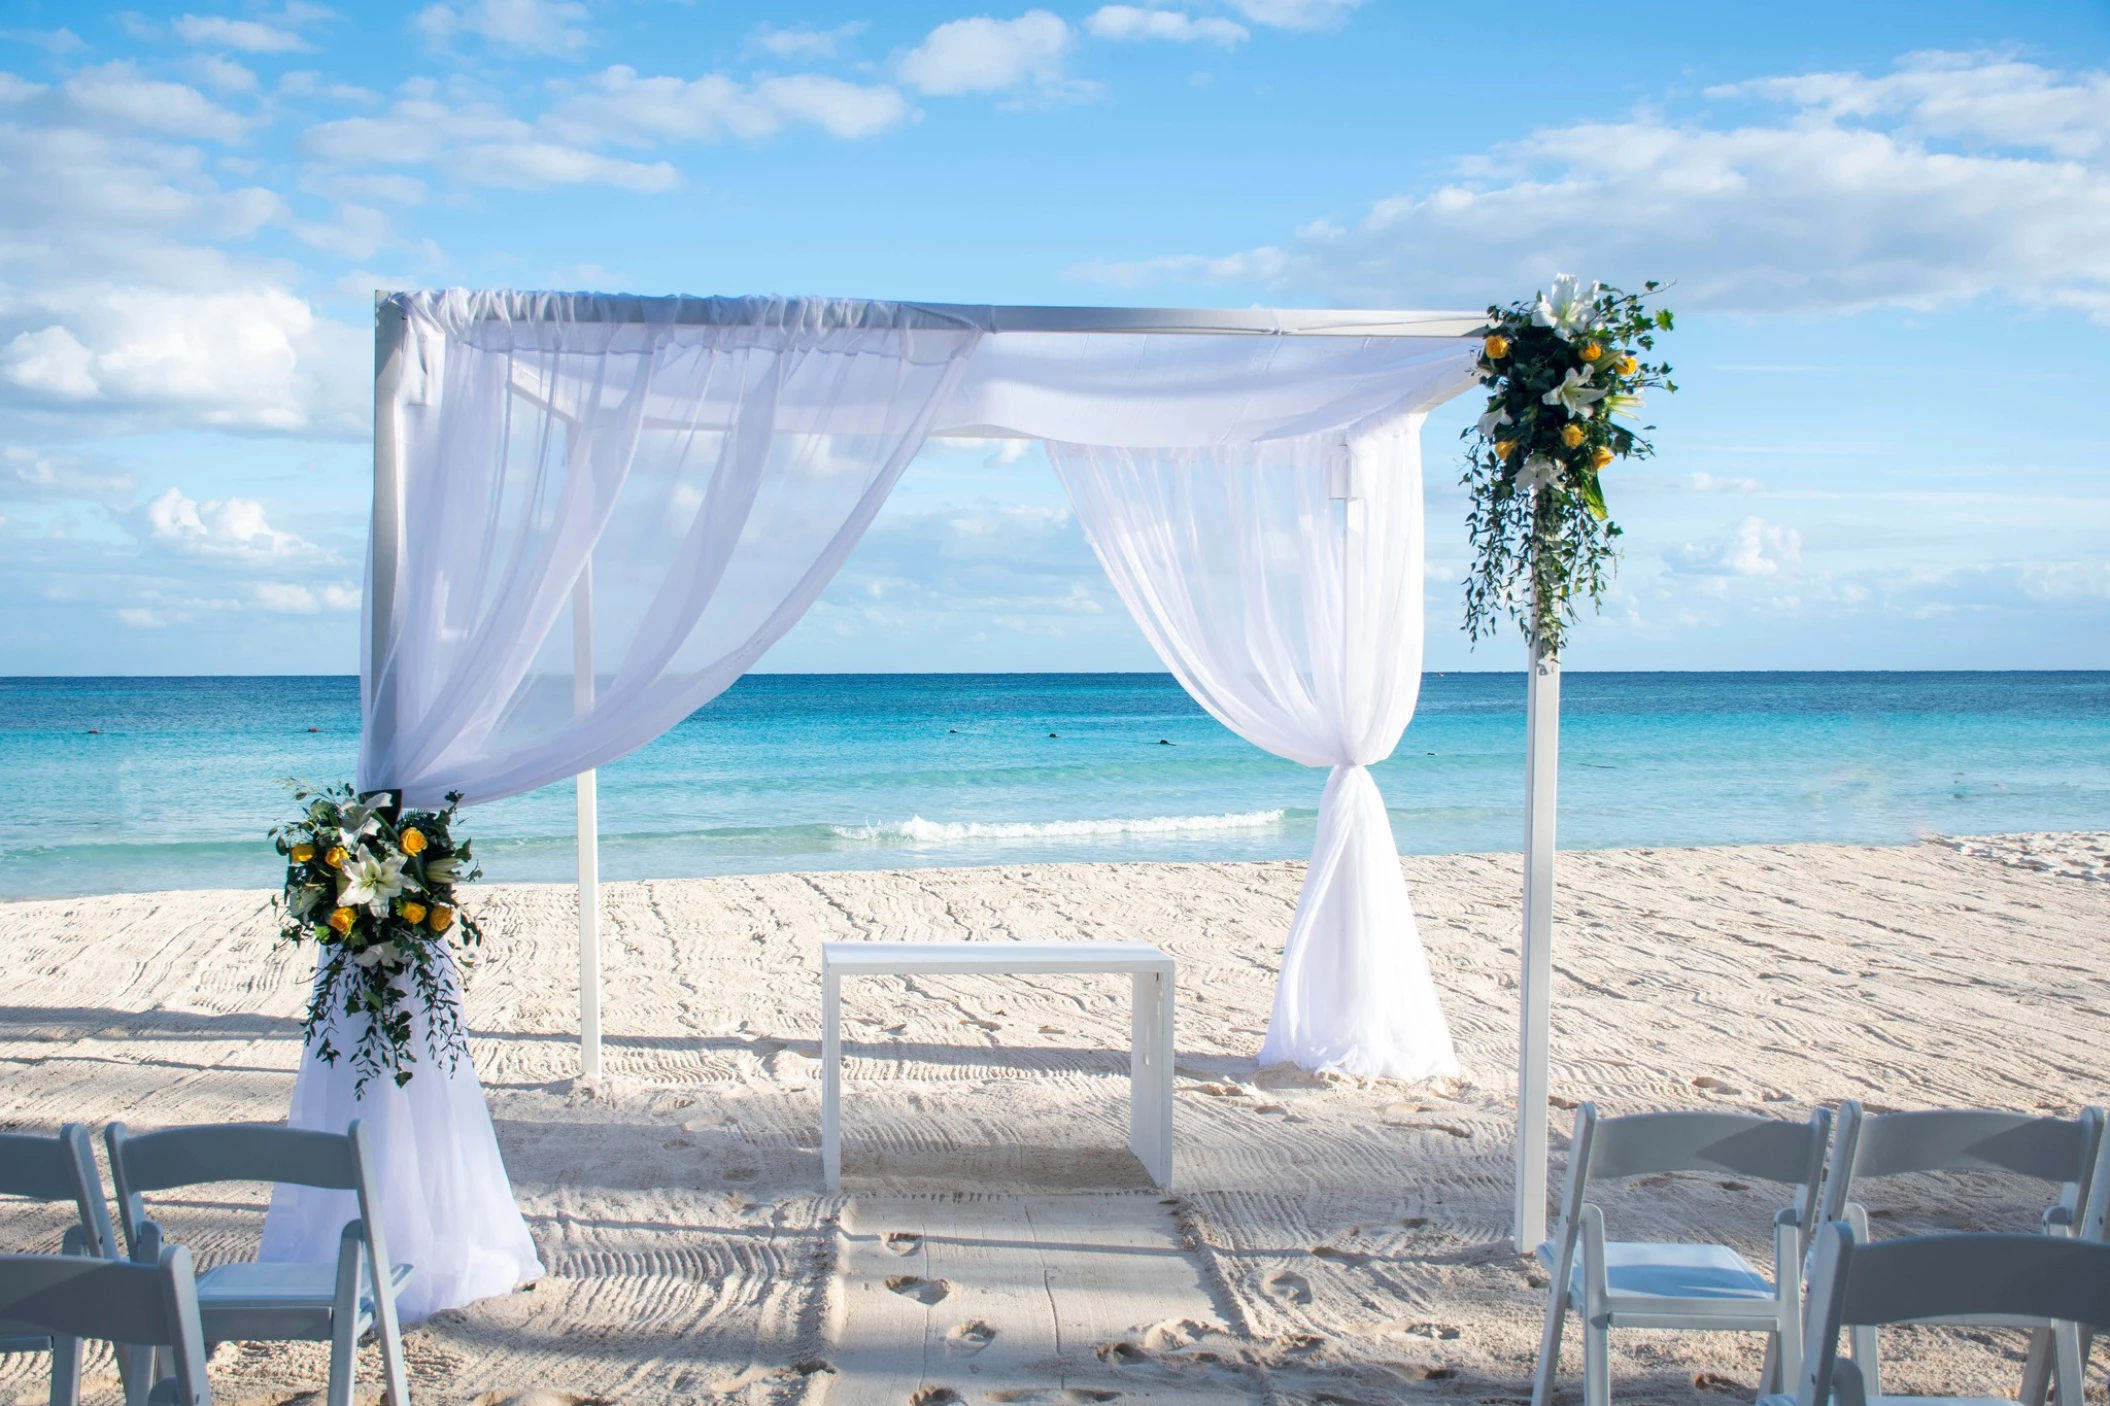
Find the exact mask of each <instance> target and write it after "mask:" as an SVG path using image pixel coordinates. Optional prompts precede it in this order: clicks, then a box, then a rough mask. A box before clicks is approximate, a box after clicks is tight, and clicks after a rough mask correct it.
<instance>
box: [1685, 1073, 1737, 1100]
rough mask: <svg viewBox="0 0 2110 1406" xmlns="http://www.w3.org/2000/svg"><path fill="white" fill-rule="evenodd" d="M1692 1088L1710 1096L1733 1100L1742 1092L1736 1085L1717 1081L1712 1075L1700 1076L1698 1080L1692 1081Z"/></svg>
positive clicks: (1720, 1080)
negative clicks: (1715, 1095)
mask: <svg viewBox="0 0 2110 1406" xmlns="http://www.w3.org/2000/svg"><path fill="white" fill-rule="evenodd" d="M1692 1086H1693V1087H1694V1088H1696V1089H1703V1090H1705V1091H1706V1092H1708V1093H1710V1094H1720V1095H1721V1096H1722V1097H1723V1098H1735V1097H1736V1096H1737V1095H1738V1094H1740V1093H1742V1092H1743V1090H1742V1089H1740V1088H1738V1087H1737V1086H1736V1085H1734V1084H1732V1083H1729V1082H1727V1081H1726V1080H1722V1079H1717V1078H1715V1077H1714V1076H1713V1075H1712V1074H1702V1075H1701V1076H1700V1077H1699V1078H1697V1079H1695V1080H1693V1081H1692Z"/></svg>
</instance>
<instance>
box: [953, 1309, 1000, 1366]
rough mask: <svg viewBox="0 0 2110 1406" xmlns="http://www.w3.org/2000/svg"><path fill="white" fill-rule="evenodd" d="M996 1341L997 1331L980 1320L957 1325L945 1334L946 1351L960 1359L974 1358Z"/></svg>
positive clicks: (970, 1320)
mask: <svg viewBox="0 0 2110 1406" xmlns="http://www.w3.org/2000/svg"><path fill="white" fill-rule="evenodd" d="M994 1341H996V1329H994V1328H992V1327H990V1326H989V1325H988V1324H987V1323H984V1322H983V1321H982V1320H981V1319H979V1318H970V1319H969V1320H968V1321H967V1322H965V1323H955V1324H953V1325H952V1327H951V1328H950V1329H948V1330H947V1332H946V1334H945V1346H946V1349H947V1350H948V1351H950V1352H952V1353H953V1354H954V1355H955V1356H958V1357H972V1356H974V1355H975V1354H976V1353H978V1352H980V1351H981V1350H982V1349H983V1348H985V1347H987V1346H989V1344H990V1343H992V1342H994Z"/></svg>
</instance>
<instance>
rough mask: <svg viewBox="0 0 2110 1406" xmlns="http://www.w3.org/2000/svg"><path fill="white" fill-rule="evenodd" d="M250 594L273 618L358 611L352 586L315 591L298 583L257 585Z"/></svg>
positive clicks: (356, 594)
mask: <svg viewBox="0 0 2110 1406" xmlns="http://www.w3.org/2000/svg"><path fill="white" fill-rule="evenodd" d="M250 592H251V594H252V596H253V597H254V598H255V600H256V603H257V606H258V607H259V608H260V609H263V610H268V611H270V612H272V613H273V614H275V615H314V614H317V613H318V612H320V611H325V610H328V611H343V610H357V609H358V608H359V592H358V590H357V588H355V587H351V586H324V587H323V588H322V589H321V590H320V591H316V590H311V589H309V588H308V587H306V586H303V585H301V584H299V583H298V582H290V581H258V582H256V583H255V584H254V585H253V586H251V587H250Z"/></svg>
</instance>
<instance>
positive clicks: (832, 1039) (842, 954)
mask: <svg viewBox="0 0 2110 1406" xmlns="http://www.w3.org/2000/svg"><path fill="white" fill-rule="evenodd" d="M960 972H989V973H999V974H1001V973H1010V974H1012V975H1021V976H1023V975H1049V974H1057V973H1063V972H1127V973H1128V974H1129V977H1130V979H1131V981H1132V983H1133V990H1134V999H1135V1006H1134V1009H1133V1011H1132V1013H1131V1015H1130V1017H1129V1052H1128V1100H1129V1101H1128V1146H1129V1148H1130V1150H1132V1151H1133V1152H1134V1153H1135V1154H1136V1157H1137V1159H1138V1160H1139V1161H1141V1162H1142V1164H1143V1167H1144V1169H1145V1170H1146V1171H1148V1172H1149V1173H1150V1178H1151V1180H1152V1181H1153V1182H1155V1183H1156V1184H1157V1185H1158V1186H1159V1187H1161V1188H1169V1187H1170V1186H1171V1185H1172V958H1170V957H1168V956H1166V955H1165V954H1164V953H1163V952H1160V951H1159V950H1158V949H1157V948H1155V947H1152V946H1150V945H1148V944H1147V943H1142V942H824V943H822V944H821V1168H822V1171H823V1172H824V1173H825V1174H826V1176H827V1179H828V1189H829V1190H830V1191H840V1190H841V1189H842V1184H843V1148H842V1128H841V1114H842V1067H843V1042H842V980H843V977H844V976H846V975H847V976H909V975H922V974H931V973H960Z"/></svg>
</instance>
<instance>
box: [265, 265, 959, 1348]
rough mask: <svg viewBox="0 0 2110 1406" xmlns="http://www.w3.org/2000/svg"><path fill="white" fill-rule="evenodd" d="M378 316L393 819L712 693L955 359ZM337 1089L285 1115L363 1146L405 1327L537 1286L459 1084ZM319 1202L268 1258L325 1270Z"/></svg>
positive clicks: (327, 1085) (768, 307)
mask: <svg viewBox="0 0 2110 1406" xmlns="http://www.w3.org/2000/svg"><path fill="white" fill-rule="evenodd" d="M401 307H402V313H403V316H404V320H405V324H406V326H405V339H404V343H403V359H404V366H403V376H402V382H401V387H400V390H399V392H398V394H397V396H396V397H395V400H394V403H393V404H384V405H382V406H380V407H378V409H379V413H380V414H382V415H389V416H393V417H394V422H393V425H392V427H391V428H392V432H393V441H394V445H395V460H394V462H393V464H392V465H391V466H390V467H391V468H392V470H393V480H392V482H387V481H384V480H383V478H382V475H381V470H380V466H379V465H378V464H377V471H376V472H377V481H376V492H377V499H379V498H381V497H383V496H384V495H386V494H387V493H389V492H393V493H394V495H395V501H394V502H393V504H392V505H390V506H392V508H393V511H391V512H388V513H382V512H380V511H377V512H376V516H375V541H374V542H373V544H372V547H371V550H370V552H369V557H368V582H367V592H366V601H367V606H366V610H367V617H366V625H367V630H366V636H365V649H366V657H365V659H364V661H363V663H364V667H363V668H362V670H361V682H362V700H363V703H364V720H363V728H362V732H361V736H360V749H359V773H358V776H359V781H358V784H359V786H360V788H361V789H362V790H366V791H373V790H384V789H386V790H394V791H397V792H400V793H401V795H400V799H401V800H402V801H403V802H404V803H406V804H410V805H433V804H437V803H439V802H440V801H441V800H442V799H443V798H444V797H445V796H446V794H447V793H449V792H459V793H460V794H461V795H462V796H463V797H464V798H465V799H466V800H468V801H471V802H474V801H481V800H491V799H495V798H497V797H501V796H507V795H511V794H514V793H516V792H520V791H525V790H529V789H532V788H534V787H537V786H542V785H546V784H548V783H550V782H552V781H558V780H562V779H564V778H566V777H570V776H573V775H576V774H577V773H579V772H581V771H584V770H587V769H589V768H592V767H597V766H599V765H601V764H602V763H604V762H608V761H611V760H613V759H615V758H617V757H620V756H623V755H625V754H626V753H628V752H631V751H634V750H635V749H637V748H638V747H640V746H642V745H643V744H644V743H646V742H649V741H650V740H652V738H654V737H656V736H658V735H659V734H660V733H662V732H664V731H666V730H667V729H668V728H670V727H672V726H673V725H674V724H675V723H677V722H679V721H681V720H682V719H683V718H685V717H687V716H688V715H689V714H690V713H692V712H694V711H695V710H696V709H697V708H699V707H701V706H702V705H703V704H704V703H706V702H708V701H709V700H710V699H712V698H713V697H715V696H716V695H717V694H719V693H720V692H722V691H724V689H725V688H726V687H727V686H728V685H729V684H731V683H732V682H733V680H735V679H737V678H738V677H739V676H740V675H741V674H742V673H743V672H745V671H746V669H747V668H748V666H749V665H751V664H753V663H754V661H755V660H756V659H758V658H759V657H761V655H762V653H763V651H764V650H766V649H768V648H769V646H770V645H771V644H773V643H774V642H775V641H776V640H777V639H778V638H779V637H780V636H781V635H782V634H783V633H784V632H785V631H786V630H788V629H789V628H790V627H791V626H792V625H793V624H794V623H795V622H796V621H797V620H798V618H799V617H800V616H801V615H803V614H804V613H805V611H806V608H807V607H808V606H809V605H811V604H812V602H813V599H814V597H815V596H817V595H818V594H819V593H820V591H821V589H822V588H823V587H824V586H826V585H827V583H828V582H829V580H831V579H832V578H833V577H834V575H835V573H836V571H837V569H838V568H839V567H840V566H841V565H842V561H843V558H844V557H846V556H848V555H849V552H850V549H851V548H852V547H854V546H855V545H856V543H857V540H858V538H859V537H860V536H862V535H863V533H864V530H865V528H866V526H867V525H868V524H869V523H870V522H871V519H872V515H873V514H874V513H876V512H877V511H878V509H879V505H880V504H881V503H882V502H884V501H885V499H886V495H887V492H888V490H889V489H891V488H892V487H893V485H894V481H895V480H896V479H897V478H898V477H900V474H901V471H902V469H903V468H904V467H906V465H907V464H908V461H909V460H910V459H911V458H912V457H913V456H914V455H915V452H916V450H917V449H918V448H920V447H921V445H922V443H923V439H924V436H925V434H926V433H927V431H928V429H929V426H930V420H931V416H932V414H933V413H934V412H935V411H936V409H937V407H938V406H939V405H940V404H942V403H943V402H944V400H945V398H946V396H947V395H948V393H949V392H950V391H951V390H952V388H953V387H954V385H955V384H956V382H957V380H958V378H959V373H960V370H961V368H962V367H963V366H964V365H965V363H966V358H967V356H968V354H969V353H970V352H971V351H972V350H973V348H974V345H975V342H976V341H977V339H978V337H979V336H980V333H979V332H978V331H977V330H975V329H974V328H972V327H961V326H955V325H944V323H943V321H942V319H940V320H937V323H938V325H933V321H934V320H933V319H932V318H930V317H928V316H925V315H921V314H918V313H916V312H915V311H914V310H905V311H904V310H900V309H896V308H893V307H891V306H890V305H887V304H876V303H854V302H839V301H827V300H818V299H814V300H795V299H794V300H768V299H758V300H750V301H748V302H746V303H743V304H741V305H739V306H738V307H737V308H735V309H734V311H735V314H736V315H735V316H734V317H733V318H731V319H730V320H720V321H715V322H704V323H699V322H696V321H693V320H684V319H683V317H682V316H681V314H682V311H683V305H682V304H681V303H680V302H678V301H674V300H636V299H620V298H592V297H563V296H534V297H528V298H521V297H517V296H511V295H491V294H473V293H465V292H460V291H454V292H448V293H438V294H416V295H412V296H411V297H409V298H407V299H405V300H404V301H403V303H402V304H401ZM384 531H387V532H389V534H390V535H388V536H387V537H386V538H384V537H383V533H384ZM383 599H385V600H386V601H387V603H388V604H387V606H386V607H385V608H380V609H379V613H378V614H377V606H376V602H377V600H383ZM580 613H583V614H584V615H585V616H586V617H587V618H586V619H584V620H581V619H579V618H576V617H577V616H578V615H579V614H580ZM565 623H569V624H570V625H571V626H572V628H569V629H562V628H559V626H560V625H561V624H565ZM582 625H583V627H584V628H581V627H582ZM589 642H590V648H591V653H590V655H580V656H575V653H574V650H575V648H576V647H577V646H579V645H581V644H588V643H589ZM419 1038H420V1039H422V1034H421V1035H420V1036H419ZM356 1039H357V1032H356V1031H348V1032H344V1033H342V1034H340V1035H339V1037H338V1039H337V1041H336V1043H337V1044H338V1045H339V1046H340V1047H348V1046H349V1045H350V1044H351V1043H353V1042H354V1041H355V1040H356ZM353 1078H354V1076H353V1073H352V1071H351V1069H350V1068H349V1067H348V1065H347V1063H346V1062H344V1061H339V1062H338V1063H336V1064H333V1065H326V1064H323V1063H322V1062H321V1061H320V1060H318V1059H317V1058H316V1056H315V1053H314V1048H313V1047H312V1046H311V1047H310V1048H309V1049H307V1050H306V1051H304V1052H303V1054H302V1058H301V1066H300V1072H299V1075H298V1076H297V1079H296V1083H295V1087H294V1098H293V1108H292V1114H291V1119H290V1121H291V1123H292V1125H293V1126H295V1127H305V1128H317V1129H327V1130H332V1131H341V1130H342V1129H343V1128H344V1126H345V1124H346V1123H347V1122H348V1121H349V1120H350V1119H352V1118H354V1117H358V1118H364V1119H366V1120H367V1122H368V1124H369V1125H370V1129H371V1132H372V1134H373V1140H374V1145H375V1149H376V1155H377V1158H378V1160H379V1162H380V1171H379V1174H380V1176H381V1180H382V1185H381V1187H380V1188H379V1195H380V1203H381V1205H382V1208H383V1214H384V1215H385V1216H386V1217H387V1232H388V1235H389V1244H390V1248H391V1252H392V1253H393V1254H395V1255H396V1256H397V1258H398V1259H399V1260H403V1261H407V1262H409V1263H413V1264H416V1265H417V1266H418V1275H417V1278H416V1279H415V1280H414V1281H413V1283H412V1284H411V1286H410V1287H409V1289H408V1290H407V1292H406V1295H405V1298H404V1300H403V1309H404V1317H405V1318H406V1319H408V1320H415V1319H417V1318H420V1317H423V1316H425V1315H427V1314H430V1313H433V1312H436V1311H437V1310H439V1309H443V1308H450V1307H454V1306H457V1305H460V1304H464V1303H468V1302H470V1301H471V1300H473V1299H476V1298H478V1297H481V1296H483V1295H486V1294H493V1293H503V1292H505V1291H507V1290H509V1289H511V1288H512V1287H513V1286H514V1285H515V1284H516V1283H518V1282H520V1281H522V1280H524V1279H531V1278H534V1277H536V1276H538V1275H539V1274H540V1273H541V1266H540V1265H539V1263H537V1261H536V1258H535V1250H534V1245H533V1242H532V1240H531V1239H530V1238H529V1235H528V1232H527V1229H526V1226H525V1225H524V1223H523V1222H522V1220H521V1218H520V1213H519V1211H518V1209H517V1208H516V1207H515V1205H514V1203H513V1196H512V1188H511V1186H510V1184H509V1182H508V1180H507V1178H506V1173H505V1166H504V1163H503V1162H502V1161H501V1159H500V1156H499V1152H498V1145H497V1141H496V1138H495V1137H494V1136H493V1133H492V1128H491V1120H490V1114H489V1112H488V1110H487V1109H486V1107H485V1105H484V1099H483V1090H482V1087H481V1085H480V1084H479V1083H478V1081H477V1078H476V1071H475V1070H474V1069H473V1068H472V1067H471V1066H470V1065H469V1063H468V1062H467V1061H466V1060H464V1061H462V1062H461V1063H460V1064H458V1065H457V1066H456V1067H455V1068H454V1069H453V1070H451V1071H450V1070H447V1069H444V1068H439V1067H435V1065H434V1064H433V1062H432V1061H430V1060H429V1059H428V1060H425V1061H424V1062H423V1063H421V1065H420V1067H419V1068H418V1069H417V1070H416V1071H415V1073H414V1075H413V1077H412V1078H411V1080H410V1082H409V1083H408V1084H407V1085H405V1086H404V1087H402V1088H397V1087H395V1086H393V1085H389V1084H386V1083H385V1082H383V1081H374V1082H373V1083H370V1084H369V1085H368V1086H367V1088H366V1090H365V1092H364V1096H363V1097H361V1098H356V1099H355V1098H354V1097H353V1093H352V1085H353ZM343 1203H344V1198H343V1197H342V1196H339V1195H335V1194H325V1193H318V1192H313V1191H309V1190H304V1189H302V1188H297V1187H286V1186H281V1187H278V1188H275V1190H274V1193H273V1196H272V1208H271V1213H270V1216H269V1219H268V1221H267V1226H266V1240H265V1246H264V1253H265V1255H266V1257H267V1258H271V1259H278V1260H286V1261H316V1260H333V1259H334V1258H335V1257H336V1253H337V1250H336V1245H337V1241H336V1236H337V1233H338V1231H339V1229H340V1228H341V1227H342V1225H343V1223H344V1221H345V1219H347V1214H346V1212H345V1210H344V1204H343Z"/></svg>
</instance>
